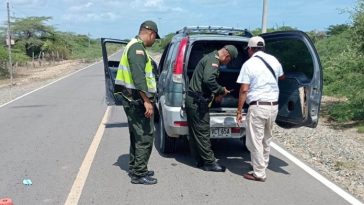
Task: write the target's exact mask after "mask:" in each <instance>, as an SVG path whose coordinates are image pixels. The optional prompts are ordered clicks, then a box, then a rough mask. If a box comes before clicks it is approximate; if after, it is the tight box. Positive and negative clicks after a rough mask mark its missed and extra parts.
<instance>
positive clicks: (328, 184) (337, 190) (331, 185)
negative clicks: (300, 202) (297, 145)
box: [271, 142, 363, 205]
mask: <svg viewBox="0 0 364 205" xmlns="http://www.w3.org/2000/svg"><path fill="white" fill-rule="evenodd" d="M271 146H272V148H274V149H275V150H277V151H278V152H280V153H281V154H282V155H284V156H285V157H287V158H288V159H289V160H291V161H292V162H293V163H295V164H296V165H297V166H299V167H300V168H301V169H303V170H304V171H305V172H307V173H308V174H310V175H311V176H313V177H314V178H315V179H317V180H318V181H320V182H321V183H322V184H324V185H325V186H326V187H328V188H329V189H331V190H332V191H334V192H335V193H336V194H338V195H339V196H341V197H342V198H343V199H345V200H346V201H347V202H349V203H350V204H355V205H357V204H358V205H363V203H361V202H360V201H359V200H358V199H356V198H355V197H353V196H352V195H350V194H349V193H347V192H346V191H344V190H343V189H341V188H340V187H338V186H337V185H336V184H334V183H332V182H331V181H329V180H328V179H326V178H325V177H324V176H322V175H321V174H319V173H317V172H316V171H315V170H313V169H312V168H311V167H309V166H307V165H306V164H304V163H303V162H301V161H300V160H299V159H297V158H296V157H294V156H293V155H291V154H290V153H288V152H287V151H286V150H284V149H283V148H281V147H280V146H278V145H277V144H275V143H273V142H272V143H271Z"/></svg>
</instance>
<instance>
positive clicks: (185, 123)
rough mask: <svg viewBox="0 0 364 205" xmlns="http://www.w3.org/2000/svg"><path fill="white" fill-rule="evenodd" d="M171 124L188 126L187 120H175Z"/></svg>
mask: <svg viewBox="0 0 364 205" xmlns="http://www.w3.org/2000/svg"><path fill="white" fill-rule="evenodd" d="M173 124H174V126H176V127H187V126H188V123H187V121H175V122H174V123H173Z"/></svg>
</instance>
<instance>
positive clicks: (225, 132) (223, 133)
mask: <svg viewBox="0 0 364 205" xmlns="http://www.w3.org/2000/svg"><path fill="white" fill-rule="evenodd" d="M230 136H231V129H230V128H226V127H219V128H214V127H212V128H211V137H230Z"/></svg>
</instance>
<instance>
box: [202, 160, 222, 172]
mask: <svg viewBox="0 0 364 205" xmlns="http://www.w3.org/2000/svg"><path fill="white" fill-rule="evenodd" d="M202 169H203V170H205V171H210V172H225V170H226V167H224V166H221V165H219V164H218V163H216V162H215V163H212V164H205V165H204V166H203V167H202Z"/></svg>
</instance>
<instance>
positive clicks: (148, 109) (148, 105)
mask: <svg viewBox="0 0 364 205" xmlns="http://www.w3.org/2000/svg"><path fill="white" fill-rule="evenodd" d="M144 108H145V113H144V116H145V117H146V118H151V117H152V116H153V113H154V107H153V104H152V103H151V102H147V101H145V102H144Z"/></svg>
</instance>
